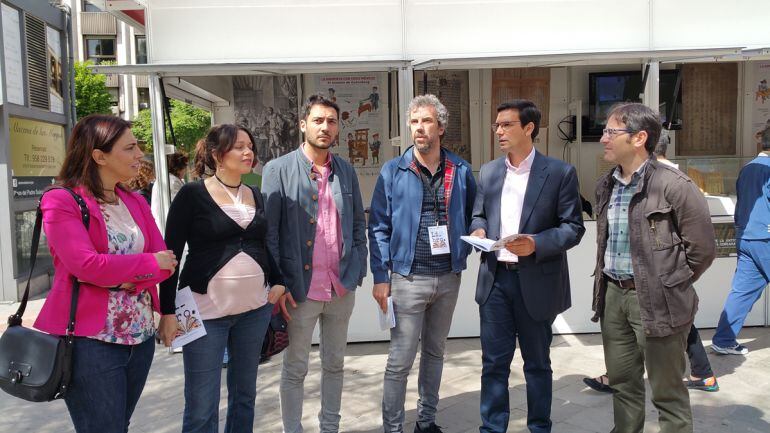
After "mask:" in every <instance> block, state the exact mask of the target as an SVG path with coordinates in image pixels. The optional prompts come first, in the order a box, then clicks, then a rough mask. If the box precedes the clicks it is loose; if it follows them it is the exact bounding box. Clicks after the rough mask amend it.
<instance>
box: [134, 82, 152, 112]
mask: <svg viewBox="0 0 770 433" xmlns="http://www.w3.org/2000/svg"><path fill="white" fill-rule="evenodd" d="M136 99H137V102H138V103H139V109H140V110H146V109H148V108H150V89H148V88H146V87H137V89H136Z"/></svg>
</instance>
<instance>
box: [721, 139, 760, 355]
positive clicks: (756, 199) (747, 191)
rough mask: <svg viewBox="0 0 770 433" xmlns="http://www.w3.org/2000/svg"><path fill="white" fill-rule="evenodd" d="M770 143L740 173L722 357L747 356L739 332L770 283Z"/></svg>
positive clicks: (724, 311)
mask: <svg viewBox="0 0 770 433" xmlns="http://www.w3.org/2000/svg"><path fill="white" fill-rule="evenodd" d="M769 155H770V142H767V141H762V152H760V153H759V156H757V157H756V158H754V160H752V161H751V162H749V163H748V164H746V166H745V167H743V168H742V169H741V172H740V174H738V181H737V182H736V184H735V189H736V192H737V194H738V202H737V203H736V206H735V240H736V243H737V247H738V265H737V268H736V269H735V275H734V276H733V287H732V289H730V293H729V294H728V295H727V300H726V301H725V307H724V310H723V311H722V315H721V316H720V317H719V324H718V325H717V330H716V332H715V333H714V337H713V338H712V339H711V342H712V343H713V344H712V345H711V348H712V349H714V351H715V352H717V353H720V354H722V355H745V354H747V353H749V349H748V348H747V347H746V346H744V345H742V344H738V340H736V338H737V337H738V333H739V332H741V328H742V327H743V322H744V321H746V316H748V314H749V311H751V307H753V306H754V303H755V302H757V300H759V297H760V296H762V291H764V290H765V287H766V286H767V284H768V283H770V156H769Z"/></svg>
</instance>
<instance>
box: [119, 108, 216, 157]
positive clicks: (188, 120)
mask: <svg viewBox="0 0 770 433" xmlns="http://www.w3.org/2000/svg"><path fill="white" fill-rule="evenodd" d="M171 124H172V125H173V126H174V136H175V137H176V143H177V146H179V147H181V148H183V149H184V150H185V151H187V153H188V154H191V153H192V150H193V149H194V148H195V143H197V142H198V140H200V139H201V138H203V136H204V135H205V134H206V131H207V130H208V129H209V127H211V114H210V113H209V112H208V111H206V110H201V109H200V108H198V107H195V106H193V105H191V104H187V103H184V102H182V101H177V100H176V99H172V100H171ZM131 131H132V132H133V133H134V136H135V137H136V139H137V140H139V141H141V142H144V143H146V144H145V151H147V152H151V151H152V118H151V117H150V110H142V111H140V112H139V114H137V116H136V117H135V118H134V121H133V124H132V127H131ZM166 143H168V144H171V133H170V131H169V128H168V125H167V127H166Z"/></svg>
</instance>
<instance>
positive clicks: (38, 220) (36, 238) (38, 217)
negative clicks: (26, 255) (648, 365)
mask: <svg viewBox="0 0 770 433" xmlns="http://www.w3.org/2000/svg"><path fill="white" fill-rule="evenodd" d="M54 189H63V190H66V191H67V192H69V193H70V195H72V197H73V198H74V199H75V201H76V202H77V204H78V207H79V208H80V216H81V218H82V219H83V225H85V226H86V230H88V227H89V223H90V220H91V218H90V214H89V213H88V206H87V205H86V202H85V200H83V197H81V196H79V195H78V194H77V193H76V192H75V191H73V190H71V189H70V188H67V187H64V186H53V187H51V188H49V189H48V190H46V191H45V192H44V193H43V195H45V193H46V192H48V191H51V190H54ZM42 200H43V197H40V200H38V202H37V210H36V212H35V227H34V229H33V230H32V248H31V250H30V265H29V275H28V276H27V286H26V288H25V289H24V296H22V298H21V303H20V304H19V309H18V310H16V313H15V314H13V315H12V316H10V317H8V326H9V327H10V326H18V325H21V318H22V316H23V315H24V310H26V309H27V300H28V299H29V285H30V282H31V281H32V272H33V271H34V270H35V261H36V260H37V250H38V246H39V245H40V232H41V231H42V228H43V211H42V209H41V208H40V202H41V201H42ZM75 282H76V283H77V279H76V280H75ZM75 286H77V284H75V285H73V291H72V304H71V305H70V320H69V323H68V326H67V330H68V332H71V331H74V329H75V310H76V309H77V295H78V289H79V287H75ZM70 327H71V328H72V329H70Z"/></svg>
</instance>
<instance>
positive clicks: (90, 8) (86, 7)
mask: <svg viewBox="0 0 770 433" xmlns="http://www.w3.org/2000/svg"><path fill="white" fill-rule="evenodd" d="M83 12H103V11H102V10H101V9H99V7H97V6H96V5H95V4H93V3H91V2H89V1H84V2H83Z"/></svg>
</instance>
